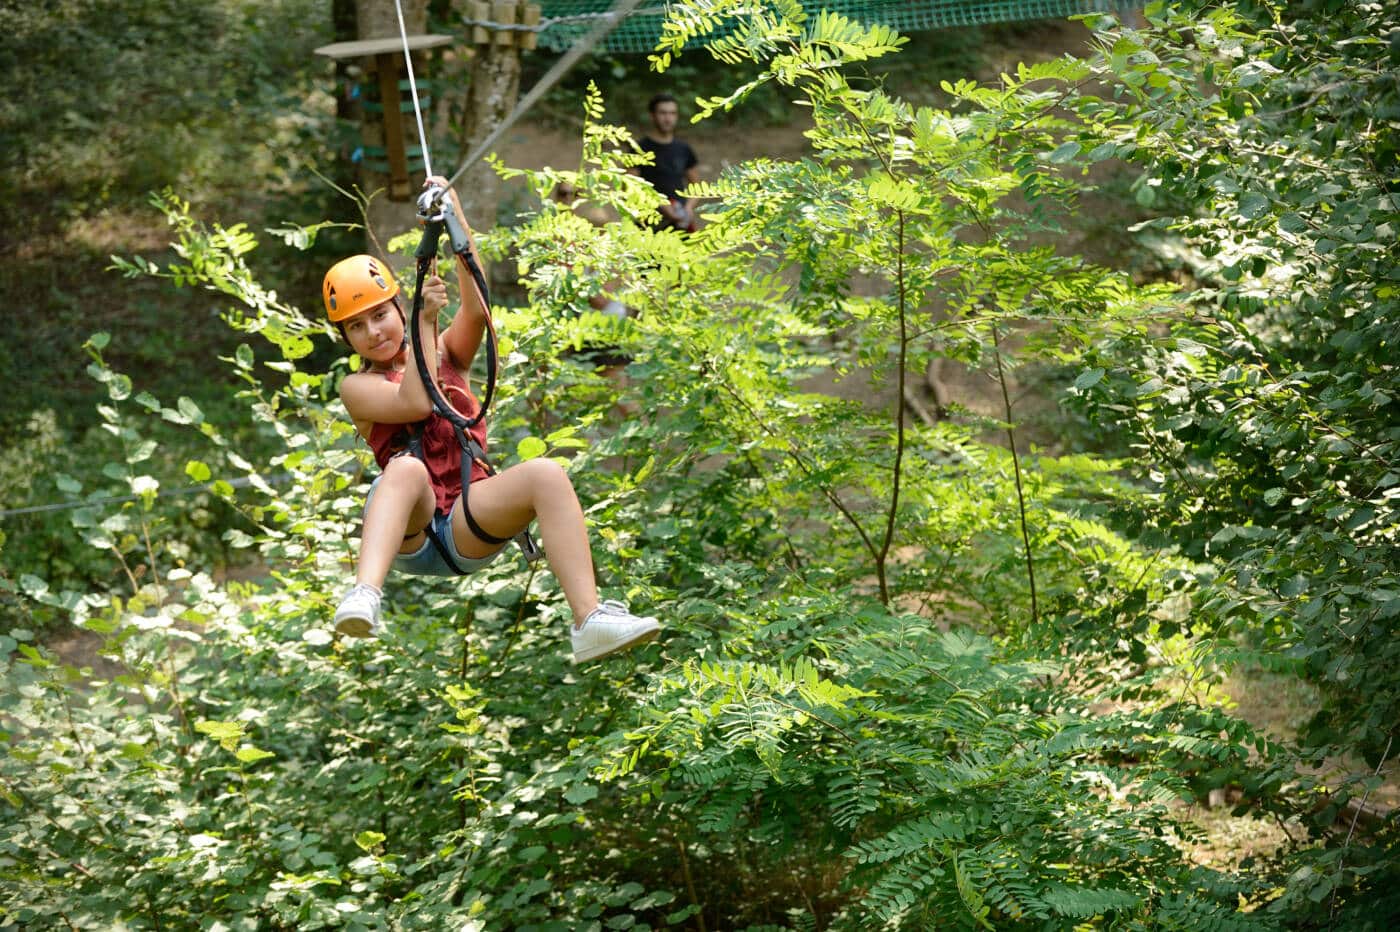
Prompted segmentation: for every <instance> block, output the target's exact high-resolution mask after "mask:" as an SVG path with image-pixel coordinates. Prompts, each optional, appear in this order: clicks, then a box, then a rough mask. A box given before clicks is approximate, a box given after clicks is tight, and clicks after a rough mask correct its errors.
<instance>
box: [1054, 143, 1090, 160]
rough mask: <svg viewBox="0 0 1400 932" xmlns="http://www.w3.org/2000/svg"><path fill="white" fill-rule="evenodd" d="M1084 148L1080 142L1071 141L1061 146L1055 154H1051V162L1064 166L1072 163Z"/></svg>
mask: <svg viewBox="0 0 1400 932" xmlns="http://www.w3.org/2000/svg"><path fill="white" fill-rule="evenodd" d="M1082 148H1083V147H1082V146H1081V145H1080V144H1079V143H1078V142H1076V141H1075V140H1073V139H1071V140H1070V141H1069V142H1066V143H1064V144H1062V145H1060V146H1059V147H1058V148H1057V149H1055V151H1054V152H1051V153H1050V161H1051V162H1054V163H1055V164H1056V165H1063V164H1064V163H1065V162H1069V161H1072V160H1073V159H1074V157H1075V156H1077V155H1078V154H1079V152H1080V150H1081V149H1082Z"/></svg>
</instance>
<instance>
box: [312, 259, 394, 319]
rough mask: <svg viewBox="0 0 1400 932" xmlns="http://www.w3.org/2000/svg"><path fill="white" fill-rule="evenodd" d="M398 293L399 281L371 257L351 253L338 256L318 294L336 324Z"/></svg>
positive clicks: (327, 313)
mask: <svg viewBox="0 0 1400 932" xmlns="http://www.w3.org/2000/svg"><path fill="white" fill-rule="evenodd" d="M398 293H399V283H398V282H396V281H394V276H393V275H391V274H388V273H387V272H385V271H384V270H383V269H382V268H381V267H380V265H379V260H378V259H376V258H374V256H351V257H350V258H349V259H341V260H340V261H339V262H337V263H336V264H335V265H333V266H331V270H330V271H329V272H327V273H326V277H325V279H324V280H323V281H322V282H321V297H322V298H324V299H325V302H326V316H327V317H329V318H330V319H331V323H338V322H340V321H342V320H345V319H346V318H349V317H354V316H355V315H356V314H358V313H360V312H361V311H367V310H369V309H370V308H372V307H374V306H375V305H377V304H383V303H384V302H385V301H387V300H389V299H390V298H392V297H394V296H395V295H397V294H398Z"/></svg>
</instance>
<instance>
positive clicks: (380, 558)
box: [355, 456, 437, 588]
mask: <svg viewBox="0 0 1400 932" xmlns="http://www.w3.org/2000/svg"><path fill="white" fill-rule="evenodd" d="M435 504H437V500H436V499H435V498H434V497H433V487H432V485H431V484H430V483H429V482H428V470H427V468H426V467H425V466H424V465H423V464H422V463H421V462H419V461H418V460H417V459H415V458H414V457H412V456H400V457H398V458H397V459H392V460H390V461H389V465H387V466H385V467H384V475H383V477H382V478H381V479H380V480H379V484H378V485H377V486H375V487H374V497H373V498H371V499H370V502H369V508H368V509H366V510H365V526H364V530H363V531H361V532H360V563H359V571H358V573H357V574H356V577H355V581H356V582H357V583H368V584H369V585H371V586H374V587H375V588H383V586H384V579H385V577H387V576H388V575H389V566H390V565H391V564H392V563H393V562H394V556H395V555H396V554H398V553H400V552H402V553H412V552H413V551H415V550H417V549H418V548H419V547H420V546H422V544H423V539H424V536H425V535H424V532H423V528H425V527H427V525H428V522H429V521H431V520H432V518H433V506H434V505H435ZM415 528H416V529H417V530H416V531H415V532H414V533H413V534H412V536H410V537H408V538H407V539H405V536H404V535H406V534H408V533H409V532H410V530H412V529H415Z"/></svg>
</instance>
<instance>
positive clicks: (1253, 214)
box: [1240, 191, 1269, 220]
mask: <svg viewBox="0 0 1400 932" xmlns="http://www.w3.org/2000/svg"><path fill="white" fill-rule="evenodd" d="M1268 209H1269V199H1268V198H1267V197H1265V196H1264V195H1262V194H1259V193H1258V192H1255V191H1251V192H1250V193H1248V194H1246V195H1245V196H1244V197H1242V198H1240V216H1241V217H1243V218H1245V219H1246V220H1257V219H1258V218H1259V217H1261V216H1263V215H1264V213H1266V212H1267V211H1268Z"/></svg>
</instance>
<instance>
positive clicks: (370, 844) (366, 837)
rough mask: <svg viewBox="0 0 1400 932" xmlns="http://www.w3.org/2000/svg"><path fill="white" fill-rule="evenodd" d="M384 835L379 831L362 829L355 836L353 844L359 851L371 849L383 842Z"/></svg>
mask: <svg viewBox="0 0 1400 932" xmlns="http://www.w3.org/2000/svg"><path fill="white" fill-rule="evenodd" d="M384 839H385V835H384V834H383V833H381V832H372V831H363V832H360V833H359V834H358V835H356V836H355V844H356V845H358V846H359V847H360V850H361V851H373V850H374V849H375V848H378V847H379V846H380V845H382V844H384Z"/></svg>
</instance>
